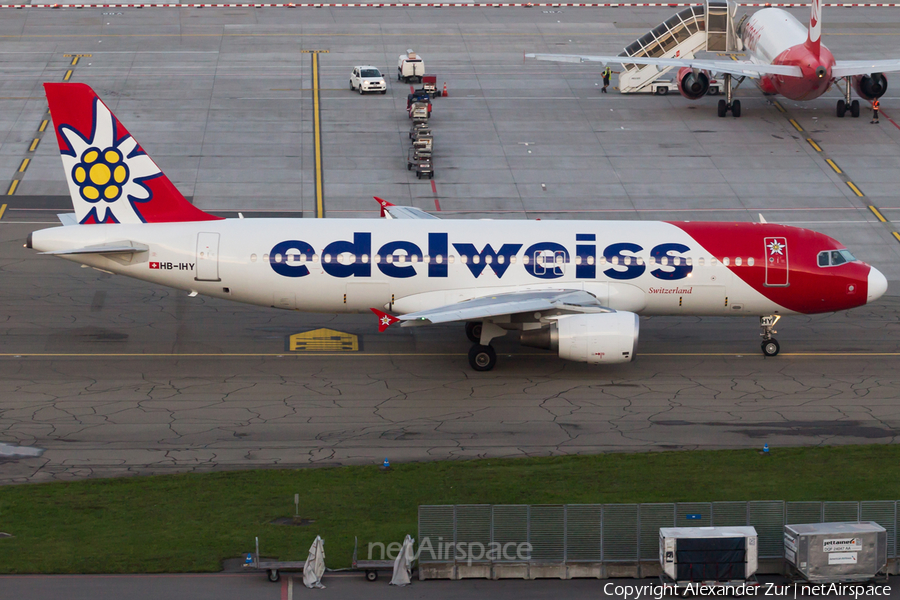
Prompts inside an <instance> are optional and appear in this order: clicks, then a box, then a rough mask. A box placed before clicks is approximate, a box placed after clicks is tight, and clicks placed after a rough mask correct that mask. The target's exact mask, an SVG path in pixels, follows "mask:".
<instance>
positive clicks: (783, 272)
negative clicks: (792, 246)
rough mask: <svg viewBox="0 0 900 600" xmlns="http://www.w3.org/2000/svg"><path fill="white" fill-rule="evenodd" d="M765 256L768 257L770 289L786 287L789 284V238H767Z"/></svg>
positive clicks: (767, 276)
mask: <svg viewBox="0 0 900 600" xmlns="http://www.w3.org/2000/svg"><path fill="white" fill-rule="evenodd" d="M763 243H764V244H765V249H764V252H765V254H764V255H763V256H765V257H766V285H767V286H769V287H785V286H787V285H790V284H789V283H788V247H787V238H783V237H767V238H765V239H764V240H763Z"/></svg>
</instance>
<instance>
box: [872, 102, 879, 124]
mask: <svg viewBox="0 0 900 600" xmlns="http://www.w3.org/2000/svg"><path fill="white" fill-rule="evenodd" d="M879 108H880V107H879V106H878V98H875V99H874V100H873V101H872V120H871V121H869V123H875V124H877V123H878V109H879Z"/></svg>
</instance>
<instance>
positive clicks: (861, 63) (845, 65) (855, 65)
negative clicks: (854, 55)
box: [831, 58, 900, 77]
mask: <svg viewBox="0 0 900 600" xmlns="http://www.w3.org/2000/svg"><path fill="white" fill-rule="evenodd" d="M896 71H900V59H897V58H890V59H887V60H836V61H834V66H833V67H831V76H832V77H850V76H852V75H871V74H872V73H894V72H896Z"/></svg>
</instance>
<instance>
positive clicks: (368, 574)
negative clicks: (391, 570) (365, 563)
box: [366, 571, 378, 581]
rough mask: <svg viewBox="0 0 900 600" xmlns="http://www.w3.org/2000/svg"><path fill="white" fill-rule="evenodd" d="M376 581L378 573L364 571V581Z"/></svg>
mask: <svg viewBox="0 0 900 600" xmlns="http://www.w3.org/2000/svg"><path fill="white" fill-rule="evenodd" d="M376 579H378V571H366V581H375V580H376Z"/></svg>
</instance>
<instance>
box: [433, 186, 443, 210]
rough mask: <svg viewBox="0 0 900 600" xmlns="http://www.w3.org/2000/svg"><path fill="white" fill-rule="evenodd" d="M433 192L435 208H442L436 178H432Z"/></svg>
mask: <svg viewBox="0 0 900 600" xmlns="http://www.w3.org/2000/svg"><path fill="white" fill-rule="evenodd" d="M431 192H432V193H433V194H434V208H435V209H437V210H441V201H440V200H438V196H437V185H435V183H434V179H432V180H431Z"/></svg>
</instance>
